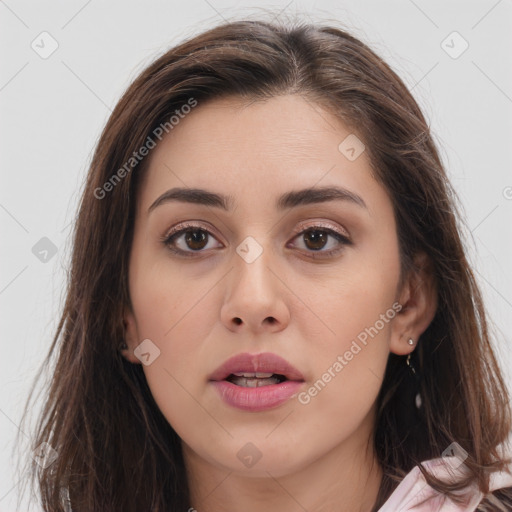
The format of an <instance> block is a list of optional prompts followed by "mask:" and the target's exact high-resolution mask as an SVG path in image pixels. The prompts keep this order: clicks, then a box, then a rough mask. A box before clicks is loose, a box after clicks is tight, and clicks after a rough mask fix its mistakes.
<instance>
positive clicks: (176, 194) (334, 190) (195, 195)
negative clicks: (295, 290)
mask: <svg viewBox="0 0 512 512" xmlns="http://www.w3.org/2000/svg"><path fill="white" fill-rule="evenodd" d="M174 201H177V202H183V203H191V204H199V205H204V206H211V207H213V208H220V209H222V210H225V211H230V210H231V209H232V208H233V206H234V203H235V201H234V198H233V197H232V196H226V195H223V194H218V193H215V192H210V191H208V190H204V189H201V188H172V189H169V190H167V191H166V192H164V193H163V194H162V195H161V196H159V197H158V198H157V199H156V200H155V201H154V202H153V204H152V205H151V206H150V207H149V208H148V213H150V212H152V211H153V210H154V209H155V208H156V207H157V206H160V205H162V204H165V203H170V202H174ZM329 201H348V202H350V203H353V204H356V205H358V206H360V207H362V208H367V206H366V203H365V202H364V200H363V198H362V197H360V196H358V195H357V194H355V193H354V192H351V191H350V190H347V189H346V188H342V187H334V186H330V187H314V188H305V189H302V190H292V191H290V192H286V193H285V194H283V195H281V196H280V197H279V198H278V199H277V201H276V209H277V210H278V211H283V210H287V209H290V208H296V207H298V206H305V205H310V204H318V203H326V202H329Z"/></svg>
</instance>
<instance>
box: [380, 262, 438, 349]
mask: <svg viewBox="0 0 512 512" xmlns="http://www.w3.org/2000/svg"><path fill="white" fill-rule="evenodd" d="M398 302H399V303H400V304H401V305H402V309H401V310H400V311H399V312H398V314H397V316H396V317H395V319H394V321H393V324H392V332H391V344H390V350H391V352H393V353H394V354H397V355H405V354H409V353H410V352H412V351H413V350H414V349H415V348H416V346H417V343H418V339H419V337H420V336H421V334H423V332H424V331H425V330H426V329H427V327H428V326H429V325H430V322H432V320H433V318H434V316H435V313H436V310H437V285H436V281H435V275H434V269H433V265H432V262H431V260H430V258H429V257H428V256H427V254H425V253H423V252H422V253H418V254H416V255H415V257H414V259H413V268H412V269H411V270H410V272H409V274H408V275H407V276H406V278H405V280H404V283H403V285H402V288H401V290H400V291H399V298H398ZM410 338H412V339H413V340H414V342H415V343H414V345H409V344H408V340H409V339H410Z"/></svg>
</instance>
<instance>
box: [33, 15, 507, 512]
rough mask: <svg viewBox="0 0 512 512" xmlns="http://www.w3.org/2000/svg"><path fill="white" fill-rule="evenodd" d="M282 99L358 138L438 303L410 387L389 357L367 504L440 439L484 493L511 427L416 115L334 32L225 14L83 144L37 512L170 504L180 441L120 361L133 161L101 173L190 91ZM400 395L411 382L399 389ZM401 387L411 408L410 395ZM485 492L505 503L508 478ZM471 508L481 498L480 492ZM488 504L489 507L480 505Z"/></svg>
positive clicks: (139, 168) (443, 182)
mask: <svg viewBox="0 0 512 512" xmlns="http://www.w3.org/2000/svg"><path fill="white" fill-rule="evenodd" d="M283 94H299V95H301V96H302V97H303V98H304V99H306V100H307V101H310V102H311V103H313V104H316V105H318V106H320V107H324V108H326V109H328V111H329V112H333V113H335V114H336V115H338V116H339V118H340V119H341V120H342V121H343V122H344V123H345V124H347V125H348V126H349V127H351V128H352V129H353V130H354V132H355V133H357V134H358V136H359V137H360V138H361V139H362V140H363V141H364V142H365V144H366V147H367V150H368V152H369V155H370V158H371V162H372V168H373V172H374V176H375V178H376V179H377V180H378V181H379V182H380V183H381V184H382V185H383V186H384V187H385V188H386V190H387V191H388V193H389V194H390V197H391V199H392V202H393V205H394V211H395V216H396V222H397V230H398V237H399V244H400V254H401V264H402V271H403V272H404V271H409V270H414V265H413V256H414V255H415V254H416V253H417V252H420V251H423V252H425V253H426V254H427V255H428V256H429V257H430V259H431V262H432V269H433V272H434V276H435V280H436V285H437V290H438V308H437V312H436V315H435V317H434V319H433V321H432V322H431V324H430V326H429V327H428V328H427V330H426V331H425V332H424V333H423V335H422V336H421V337H420V340H419V342H418V346H417V349H416V350H415V352H414V354H415V358H414V359H413V363H414V365H415V367H416V369H417V374H418V375H419V376H420V377H421V378H420V381H419V382H418V383H416V381H414V382H413V384H414V386H416V387H414V386H411V381H410V378H411V377H410V374H409V373H408V367H407V365H406V364H405V358H404V357H402V356H396V355H394V354H390V356H389V361H388V365H387V369H386V374H385V378H384V382H383V384H382V389H381V392H380V394H379V397H378V404H377V405H378V413H377V421H376V426H375V436H374V445H375V450H376V453H377V457H378V460H379V463H380V464H381V465H382V467H383V469H384V477H383V480H382V484H381V488H380V492H379V496H378V499H377V502H376V503H375V507H374V510H377V509H378V508H379V507H380V506H382V504H383V503H384V501H385V500H386V499H387V498H388V497H389V495H390V494H391V492H392V491H393V489H394V488H395V487H396V485H397V483H398V481H399V480H400V479H401V478H402V477H403V476H404V475H405V474H406V473H407V472H408V471H409V470H411V469H412V468H413V467H414V466H415V465H417V464H418V463H419V462H421V461H424V460H427V459H431V458H436V457H440V456H441V453H442V452H443V451H444V450H445V449H446V448H447V447H448V446H449V445H450V444H451V443H452V442H454V441H455V442H457V443H458V444H459V445H460V446H462V448H464V450H466V451H467V452H468V454H469V457H468V459H467V460H466V462H465V463H466V465H467V467H468V468H469V470H470V474H469V476H468V479H467V480H466V481H460V482H458V483H457V484H454V485H451V486H450V485H448V484H446V483H443V482H441V481H437V480H435V479H434V478H433V477H431V476H429V475H428V474H426V477H427V478H428V481H429V483H430V484H431V485H432V486H433V487H435V488H436V489H438V490H441V491H443V492H446V493H450V492H452V491H454V490H456V489H459V488H462V487H463V486H465V485H467V484H468V482H469V481H471V482H476V483H477V485H478V486H479V488H480V489H481V491H482V492H483V493H484V494H486V493H488V477H489V472H490V471H491V470H496V469H500V468H503V467H504V463H505V462H507V461H504V460H503V459H502V458H501V457H500V454H499V453H498V451H497V449H498V446H499V445H500V444H501V443H503V442H505V441H506V439H507V436H508V434H509V432H510V429H511V420H510V410H509V395H508V391H507V388H506V386H505V384H504V381H503V378H502V375H501V373H500V369H499V367H498V364H497V361H496V358H495V355H494V354H493V350H492V348H491V344H490V340H489V334H488V326H487V323H486V315H485V310H484V307H483V304H482V298H481V295H480V291H479V289H478V286H477V284H476V282H475V279H474V276H473V273H472V271H471V269H470V266H469V264H468V261H467V259H466V256H465V252H464V248H463V244H462V242H461V236H460V231H459V230H460V226H459V222H460V221H459V220H458V213H457V207H456V204H455V194H454V192H453V190H452V189H451V187H450V185H449V183H448V180H447V177H446V174H445V171H444V169H443V165H442V163H441V160H440V158H439V155H438V153H437V150H436V147H435V145H434V142H433V140H432V137H431V134H430V130H429V126H428V125H427V122H426V121H425V119H424V117H423V115H422V112H421V111H420V109H419V107H418V105H417V103H416V101H415V100H414V98H413V97H412V95H411V94H410V92H409V91H408V90H407V88H406V86H405V85H404V84H403V82H402V81H401V79H400V78H399V77H398V76H397V75H396V74H395V72H393V71H392V70H391V69H390V67H389V66H388V65H387V64H385V63H384V62H383V60H382V59H381V58H380V57H379V56H377V55H376V54H375V53H374V52H373V51H372V50H370V49H369V48H368V47H367V46H366V45H365V44H363V43H362V42H361V41H359V40H358V39H356V38H354V37H353V36H351V35H350V34H348V33H347V32H345V31H344V30H342V29H339V28H334V27H331V26H320V25H311V24H305V23H301V22H297V23H295V24H286V25H280V24H278V23H270V22H264V21H248V20H246V21H236V22H229V23H225V24H223V25H220V26H217V27H215V28H213V29H210V30H208V31H206V32H204V33H202V34H200V35H198V36H196V37H193V38H190V39H189V40H187V41H185V42H183V43H181V44H180V45H178V46H176V47H174V48H172V49H171V50H169V51H168V52H167V53H165V54H164V55H163V56H161V57H159V58H158V59H157V60H156V61H155V62H154V63H152V64H151V65H149V67H147V69H145V70H144V71H143V72H142V73H141V74H140V75H139V76H138V77H137V78H136V79H135V81H134V82H133V83H132V84H131V85H130V87H129V88H128V90H127V91H126V92H125V94H124V95H123V97H122V98H121V100H120V101H119V102H118V104H117V106H116V107H115V109H114V111H113V112H112V115H111V116H110V118H109V120H108V122H107V125H106V127H105V128H104V130H103V133H102V135H101V137H100V140H99V142H98V145H97V148H96V151H95V153H94V157H93V160H92V163H91V166H90V170H89V174H88V176H87V182H86V184H85V188H84V191H83V195H82V199H81V203H80V209H79V214H78V217H77V219H76V224H75V229H74V237H73V253H72V261H71V269H70V273H69V280H68V287H67V295H66V302H65V305H64V310H63V313H62V317H61V320H60V322H59V325H58V329H57V332H56V334H55V337H54V340H53V343H52V345H51V348H50V352H49V354H48V358H47V360H46V363H47V364H49V363H50V360H51V358H52V357H55V358H56V363H55V364H56V366H55V368H54V371H53V376H52V381H51V385H50V389H49V394H48V397H47V400H46V402H45V404H44V408H43V412H42V414H41V416H40V418H39V421H38V424H37V432H36V436H35V438H34V444H33V446H34V447H35V446H38V445H39V444H40V443H41V442H43V441H46V442H48V443H49V444H50V445H51V446H52V447H53V448H54V449H55V450H56V451H57V453H58V457H57V459H56V460H55V462H54V463H53V464H51V465H50V466H49V467H48V468H46V469H43V468H41V467H38V466H37V465H35V464H34V467H33V477H34V479H35V480H37V482H38V486H39V493H40V496H41V499H42V503H43V507H44V510H45V511H57V510H65V508H64V506H63V504H62V503H63V500H62V494H61V493H62V489H67V490H69V498H70V501H71V506H72V508H73V511H75V512H76V511H87V512H89V511H92V510H123V511H125V512H127V511H140V510H155V511H164V510H165V511H174V510H176V511H177V510H180V511H183V510H187V509H188V507H189V506H190V503H189V501H188V487H187V481H186V476H185V471H184V464H183V458H182V454H181V447H180V440H179V438H178V436H177V434H176V433H175V432H174V430H173V428H172V427H171V426H170V425H169V423H168V422H167V421H166V419H165V418H164V416H163V415H162V414H161V412H160V410H159V409H158V407H157V405H156V403H155V402H154V400H153V398H152V395H151V392H150V390H149V388H148V385H147V383H146V380H145V377H144V373H143V370H142V367H141V365H134V364H131V363H129V362H128V361H126V360H125V359H124V358H123V357H121V356H120V354H119V351H118V346H119V344H120V343H121V342H122V340H123V337H124V326H123V320H122V319H123V308H124V306H125V305H126V304H130V297H129V294H128V283H127V279H128V278H127V276H128V272H127V271H128V258H129V254H130V248H131V242H132V234H133V224H134V215H135V200H136V194H137V190H138V187H139V185H140V179H141V176H142V175H143V174H144V171H145V169H146V168H147V160H148V159H143V160H141V161H140V162H137V164H136V165H134V166H133V170H132V169H130V170H129V172H126V173H123V176H122V179H120V180H118V181H116V183H115V186H113V187H111V190H109V193H108V195H107V196H106V197H104V198H103V199H98V193H97V192H96V193H95V191H97V190H98V189H101V188H102V187H103V186H104V184H105V183H106V182H108V181H109V180H111V178H112V176H113V174H114V173H115V172H116V171H117V170H118V169H120V168H122V167H123V166H124V165H125V164H126V162H128V161H129V159H130V158H131V157H132V156H133V153H134V151H136V150H137V149H138V148H140V147H141V146H143V145H144V143H145V141H146V140H147V138H148V136H150V134H152V133H153V131H154V130H155V129H156V128H157V127H158V126H159V125H160V124H161V123H165V122H166V121H167V120H168V119H169V117H170V116H171V115H172V114H173V113H174V112H175V111H176V110H177V109H180V108H181V107H182V106H183V105H185V104H186V103H187V102H188V101H190V98H194V99H195V101H197V102H198V104H199V106H200V105H201V104H203V103H204V102H206V101H209V100H213V99H216V98H220V97H226V96H236V97H241V98H242V99H246V100H247V101H252V100H255V99H260V100H264V99H266V98H270V97H273V96H276V95H283ZM411 390H412V391H411ZM416 391H419V392H420V394H421V397H422V402H423V404H422V406H421V408H420V409H417V408H416V407H415V406H414V396H415V394H416ZM494 494H495V498H493V499H494V501H497V500H496V498H500V501H501V502H502V503H503V504H505V503H511V502H512V492H511V490H510V489H508V490H502V491H500V492H496V493H494ZM487 503H488V504H489V503H491V502H490V501H487ZM489 506H491V507H492V508H491V510H500V509H501V508H499V507H500V506H499V505H498V504H495V505H489Z"/></svg>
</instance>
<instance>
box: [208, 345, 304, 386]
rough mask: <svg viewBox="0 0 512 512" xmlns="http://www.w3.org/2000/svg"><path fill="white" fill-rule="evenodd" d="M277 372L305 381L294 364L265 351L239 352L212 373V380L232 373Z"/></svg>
mask: <svg viewBox="0 0 512 512" xmlns="http://www.w3.org/2000/svg"><path fill="white" fill-rule="evenodd" d="M241 372H245V373H257V372H259V373H277V374H279V375H284V376H285V377H286V378H287V379H288V380H298V381H303V380H304V377H303V375H302V373H300V372H299V370H297V368H295V367H294V366H292V365H291V364H290V363H289V362H288V361H286V359H283V358H282V357H280V356H278V355H276V354H272V353H271V352H264V353H261V354H249V353H244V354H237V355H236V356H233V357H231V358H229V359H228V360H227V361H225V362H224V363H223V364H222V365H221V366H219V367H218V368H217V369H216V370H215V371H214V372H213V373H212V374H211V375H210V380H217V381H219V380H224V379H225V378H226V377H228V376H229V375H231V374H232V373H241Z"/></svg>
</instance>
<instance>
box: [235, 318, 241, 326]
mask: <svg viewBox="0 0 512 512" xmlns="http://www.w3.org/2000/svg"><path fill="white" fill-rule="evenodd" d="M234 322H235V324H236V325H240V324H241V323H242V319H241V318H238V317H237V318H235V319H234Z"/></svg>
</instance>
